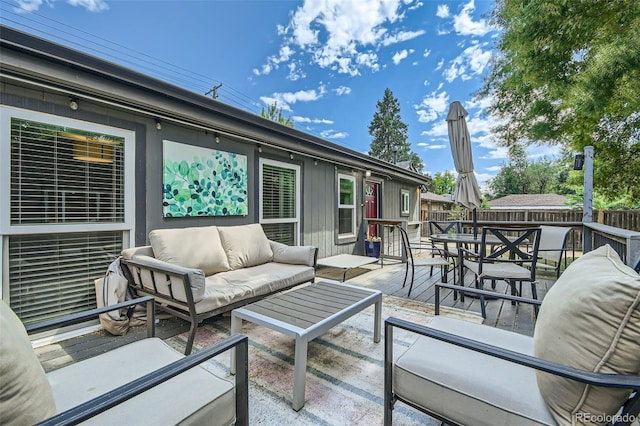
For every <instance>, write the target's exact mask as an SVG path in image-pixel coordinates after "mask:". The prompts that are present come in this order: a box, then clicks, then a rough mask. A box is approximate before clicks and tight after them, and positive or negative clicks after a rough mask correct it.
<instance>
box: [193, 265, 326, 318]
mask: <svg viewBox="0 0 640 426" xmlns="http://www.w3.org/2000/svg"><path fill="white" fill-rule="evenodd" d="M314 277H315V271H314V269H313V267H312V266H304V265H289V264H286V263H276V262H269V263H264V264H262V265H256V266H251V267H249V268H243V269H237V270H234V271H228V272H221V273H219V274H216V275H212V276H210V277H207V279H206V280H207V284H206V288H205V292H204V297H203V298H202V300H201V301H200V302H198V303H196V312H197V313H203V312H210V311H212V310H215V309H220V308H224V307H226V306H229V305H231V304H232V303H236V302H241V301H243V300H247V299H249V298H252V297H257V296H262V295H266V294H270V293H273V292H276V291H278V290H284V289H287V288H289V287H292V286H294V285H296V284H302V283H304V282H308V281H311V280H313V278H314Z"/></svg>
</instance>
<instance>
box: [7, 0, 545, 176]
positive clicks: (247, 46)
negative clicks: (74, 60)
mask: <svg viewBox="0 0 640 426" xmlns="http://www.w3.org/2000/svg"><path fill="white" fill-rule="evenodd" d="M0 6H1V9H0V20H1V22H2V23H3V24H5V25H9V26H12V27H14V28H17V29H20V30H23V31H26V32H29V33H32V34H34V35H37V36H40V37H43V38H46V39H49V40H52V41H54V42H57V43H60V44H63V45H67V46H69V47H72V48H74V49H78V50H82V51H85V52H87V53H89V54H92V55H95V56H99V57H103V58H105V59H107V60H110V61H112V62H115V63H118V64H121V65H123V66H126V67H129V68H133V69H136V70H139V71H141V72H144V73H146V74H149V75H153V76H155V77H157V78H160V79H162V80H165V81H169V82H172V83H174V84H176V85H179V86H182V87H185V88H187V89H189V90H192V91H194V92H197V93H201V94H205V93H206V92H207V91H209V90H210V89H211V88H213V87H214V86H217V85H219V84H222V86H221V87H219V88H218V89H217V93H218V100H220V101H222V102H225V103H228V104H231V105H234V106H236V107H239V108H242V109H245V110H249V111H252V112H254V113H256V114H259V113H260V110H261V108H262V107H263V106H265V105H267V104H271V103H273V102H274V101H277V102H278V105H279V106H281V107H282V108H283V112H284V114H285V115H286V116H289V117H291V118H292V119H293V120H294V121H295V125H296V128H298V129H300V130H303V131H306V132H308V133H311V134H314V135H318V136H321V137H323V138H326V139H329V140H331V141H333V142H336V143H339V144H342V145H344V146H346V147H348V148H351V149H354V150H357V151H360V152H365V153H366V152H367V151H368V149H369V145H370V143H371V136H369V134H368V126H369V123H370V122H371V119H372V118H373V114H374V113H375V111H376V102H377V101H378V100H380V99H382V96H383V94H384V90H385V88H387V87H388V88H390V89H391V90H392V91H393V94H394V95H395V97H396V98H397V99H398V101H399V103H400V108H401V116H402V119H403V121H404V122H405V123H406V124H407V125H408V129H409V132H408V135H409V138H408V140H409V142H410V143H411V145H412V149H413V150H414V151H415V152H417V153H418V154H419V155H420V157H421V158H422V160H423V162H424V164H425V168H424V171H425V172H428V173H430V174H431V175H433V174H435V173H436V172H443V171H445V170H451V171H454V167H453V160H452V157H451V151H450V147H449V140H448V135H447V126H446V121H445V117H446V113H447V111H448V108H449V104H450V103H451V102H453V101H456V100H457V101H460V102H462V104H463V105H464V106H465V108H466V109H467V111H468V112H469V117H468V122H467V123H468V127H469V131H470V133H471V141H472V146H473V155H474V163H475V172H476V175H477V177H478V181H479V182H480V184H481V186H484V182H486V180H487V179H488V178H490V177H491V176H493V175H495V174H496V173H497V172H498V171H499V169H500V165H501V164H502V163H503V162H505V161H506V152H505V150H504V149H502V148H499V147H497V146H496V145H495V143H494V141H493V138H492V135H491V131H490V129H491V127H492V126H493V125H495V124H496V122H495V120H492V119H491V118H490V117H485V116H484V115H483V111H484V110H485V108H486V106H487V104H488V100H487V99H485V100H475V99H473V93H474V92H475V91H476V90H477V89H479V88H480V87H481V85H482V77H483V76H484V75H485V74H486V73H487V71H488V65H489V61H490V58H491V54H492V49H493V47H494V44H495V40H496V37H497V35H498V32H497V31H496V29H494V28H492V27H491V26H490V24H489V22H488V14H489V12H490V11H491V9H492V8H493V1H488V0H462V1H453V0H441V1H437V0H433V1H432V0H323V1H321V0H304V1H288V0H262V1H260V0H257V1H246V0H235V1H219V0H199V1H195V0H186V1H164V0H21V1H15V0H0ZM528 152H529V155H530V157H531V158H532V159H534V158H536V157H539V156H540V155H543V154H546V155H552V154H554V153H556V152H557V150H556V149H555V148H553V149H552V148H549V147H533V148H531V149H530V150H529V151H528Z"/></svg>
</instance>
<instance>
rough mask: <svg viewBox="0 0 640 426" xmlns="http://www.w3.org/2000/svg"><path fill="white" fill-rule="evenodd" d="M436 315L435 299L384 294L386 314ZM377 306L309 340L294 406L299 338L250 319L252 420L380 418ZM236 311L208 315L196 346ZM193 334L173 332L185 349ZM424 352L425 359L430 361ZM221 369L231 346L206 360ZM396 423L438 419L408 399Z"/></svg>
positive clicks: (400, 334)
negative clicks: (300, 400)
mask: <svg viewBox="0 0 640 426" xmlns="http://www.w3.org/2000/svg"><path fill="white" fill-rule="evenodd" d="M433 315H434V307H433V305H431V304H426V303H422V302H416V301H413V300H408V299H402V298H398V297H393V296H386V295H385V296H383V309H382V319H383V321H384V319H385V318H387V317H390V316H393V317H397V318H402V319H406V320H408V321H412V322H416V323H419V324H426V323H428V322H429V321H430V319H431V318H432V317H433ZM441 315H446V316H452V317H456V318H461V319H464V320H467V321H472V322H476V323H480V322H482V318H481V317H480V315H478V314H475V313H467V312H464V311H462V310H458V309H454V308H441ZM373 317H374V307H373V306H370V307H369V308H367V309H365V310H364V311H362V312H360V313H358V314H356V315H354V316H353V317H351V318H350V319H348V320H347V321H345V322H343V323H341V324H339V325H337V326H336V327H334V328H333V329H332V330H330V331H328V332H327V333H325V334H324V335H322V336H320V337H318V338H317V339H315V340H313V341H311V342H310V343H309V350H308V361H307V376H306V394H305V397H306V404H305V406H304V407H303V408H302V409H301V410H300V411H299V412H295V411H294V410H293V409H292V408H291V398H292V391H293V359H294V339H293V338H291V337H287V336H285V335H283V334H280V333H278V332H276V331H271V330H269V329H267V328H264V327H261V326H258V325H255V324H252V323H249V322H246V321H244V322H243V329H242V332H243V333H244V334H246V335H247V336H249V421H250V424H252V425H254V424H264V425H272V424H273V425H281V424H291V425H376V424H378V425H381V424H382V423H383V422H382V419H383V397H384V387H383V381H384V323H383V330H382V333H383V339H382V340H381V341H380V343H374V342H373ZM229 333H230V317H229V316H224V317H219V318H214V319H210V320H207V321H205V323H204V325H203V326H201V327H200V328H199V329H198V333H197V335H196V341H195V344H194V352H195V351H197V350H199V349H202V348H204V347H206V346H208V345H211V344H213V343H215V342H217V341H218V340H220V339H222V338H224V337H227V336H229ZM187 334H188V333H183V334H180V335H177V336H174V337H172V338H170V339H169V340H167V342H168V343H169V344H171V345H172V346H174V347H175V348H176V349H178V350H184V345H185V343H186V340H187ZM394 337H395V346H394V353H396V354H397V353H401V352H402V351H404V350H405V349H406V348H407V347H408V346H409V345H410V344H411V343H412V342H413V341H414V340H415V339H416V336H415V335H412V334H410V333H408V332H406V331H403V330H399V329H396V330H395V332H394ZM428 357H429V354H425V362H428V361H429V358H428ZM206 368H208V369H210V370H211V371H213V372H214V373H215V374H217V375H220V376H221V377H227V376H228V375H229V354H223V355H221V356H219V357H217V358H215V359H214V360H211V361H209V362H208V363H207V364H206ZM394 424H395V425H417V424H425V425H439V424H440V423H439V422H437V421H436V420H434V419H432V418H430V417H427V416H425V415H423V414H422V413H419V412H418V411H416V410H414V409H412V408H410V407H408V406H405V405H403V404H401V403H398V404H397V405H396V408H395V410H394Z"/></svg>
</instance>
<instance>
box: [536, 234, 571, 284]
mask: <svg viewBox="0 0 640 426" xmlns="http://www.w3.org/2000/svg"><path fill="white" fill-rule="evenodd" d="M571 229H572V228H570V227H562V226H546V225H542V226H540V230H541V231H542V232H541V234H540V247H539V248H538V263H537V265H536V267H537V268H541V269H552V270H554V271H555V273H556V278H559V277H560V267H561V265H562V256H563V254H564V261H565V267H566V266H567V265H566V263H567V249H566V247H565V246H566V243H567V236H568V235H569V231H571Z"/></svg>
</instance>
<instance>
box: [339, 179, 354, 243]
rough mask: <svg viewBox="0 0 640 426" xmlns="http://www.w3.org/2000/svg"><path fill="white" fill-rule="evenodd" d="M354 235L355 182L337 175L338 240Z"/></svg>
mask: <svg viewBox="0 0 640 426" xmlns="http://www.w3.org/2000/svg"><path fill="white" fill-rule="evenodd" d="M355 234H356V180H355V178H354V177H353V176H348V175H338V238H345V237H353V236H354V235H355Z"/></svg>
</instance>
